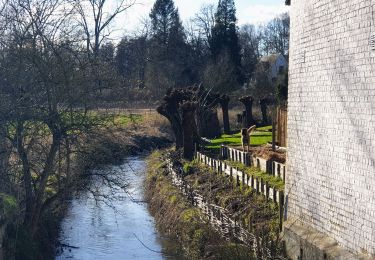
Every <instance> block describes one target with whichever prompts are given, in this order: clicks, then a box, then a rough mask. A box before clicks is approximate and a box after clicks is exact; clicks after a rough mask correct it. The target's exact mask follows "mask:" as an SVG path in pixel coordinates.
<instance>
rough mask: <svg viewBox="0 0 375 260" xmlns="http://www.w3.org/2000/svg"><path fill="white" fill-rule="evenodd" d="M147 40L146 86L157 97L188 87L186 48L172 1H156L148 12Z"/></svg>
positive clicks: (183, 34)
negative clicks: (177, 87) (167, 91)
mask: <svg viewBox="0 0 375 260" xmlns="http://www.w3.org/2000/svg"><path fill="white" fill-rule="evenodd" d="M150 18H151V39H150V45H151V46H150V48H149V62H148V64H147V71H146V85H147V86H148V87H150V88H152V89H153V90H156V94H157V95H160V94H163V93H164V92H165V89H167V88H169V87H175V86H179V87H180V86H183V85H186V84H190V83H191V82H186V81H189V70H188V69H187V64H186V62H187V55H188V47H187V45H186V43H185V38H186V37H185V33H184V28H183V26H182V23H181V20H180V16H179V13H178V10H177V8H176V7H175V5H174V2H173V0H156V2H155V4H154V7H153V8H152V10H151V13H150Z"/></svg>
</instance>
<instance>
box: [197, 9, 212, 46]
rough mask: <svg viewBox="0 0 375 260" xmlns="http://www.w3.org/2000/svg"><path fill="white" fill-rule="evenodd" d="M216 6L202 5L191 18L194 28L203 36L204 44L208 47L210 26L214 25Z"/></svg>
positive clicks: (210, 34) (210, 32)
mask: <svg viewBox="0 0 375 260" xmlns="http://www.w3.org/2000/svg"><path fill="white" fill-rule="evenodd" d="M215 12H216V8H215V6H214V5H213V4H207V5H203V6H202V7H201V9H200V11H199V12H198V13H197V14H195V17H194V18H193V19H192V21H193V24H194V25H195V28H197V30H198V31H199V34H200V35H202V36H203V39H204V41H205V44H206V46H207V47H208V48H209V47H210V41H211V38H212V27H213V26H214V25H215Z"/></svg>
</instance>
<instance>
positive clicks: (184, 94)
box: [157, 85, 270, 160]
mask: <svg viewBox="0 0 375 260" xmlns="http://www.w3.org/2000/svg"><path fill="white" fill-rule="evenodd" d="M229 101H230V98H229V96H227V95H220V94H218V93H213V92H211V91H209V90H206V89H205V88H204V87H203V86H202V85H200V86H196V85H195V86H191V87H188V88H184V89H177V88H173V89H169V90H168V91H167V93H166V95H165V96H164V98H163V102H162V104H161V105H160V106H159V107H158V108H157V111H158V112H159V113H160V114H161V115H163V116H164V117H166V118H167V119H168V120H169V122H170V123H171V126H172V130H173V132H174V135H175V139H176V148H177V149H180V148H183V153H184V157H185V158H186V159H189V160H191V159H192V158H193V156H194V150H195V148H196V146H197V145H198V146H199V144H200V143H201V136H204V137H207V138H215V137H218V136H220V135H221V131H220V129H221V127H220V124H219V119H218V114H217V107H218V106H219V105H220V106H221V109H222V114H223V126H224V133H226V134H229V133H230V123H229ZM240 101H241V102H242V103H243V104H244V106H245V110H246V113H245V114H246V117H245V119H244V127H246V128H247V127H249V126H250V125H252V124H253V123H254V120H253V115H252V105H253V101H254V99H253V98H252V97H250V96H246V97H242V98H240ZM261 102H262V103H266V100H263V101H261ZM267 102H268V103H266V104H269V102H270V101H267ZM262 103H261V104H262Z"/></svg>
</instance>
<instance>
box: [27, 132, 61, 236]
mask: <svg viewBox="0 0 375 260" xmlns="http://www.w3.org/2000/svg"><path fill="white" fill-rule="evenodd" d="M60 140H61V138H60V135H59V134H54V135H53V141H52V144H51V146H50V149H49V152H48V155H47V160H46V164H45V165H44V168H43V172H42V175H41V178H40V181H39V186H38V189H37V191H36V199H35V203H34V210H33V217H32V222H31V224H32V226H31V227H32V232H33V234H35V231H36V228H37V226H38V222H39V218H40V215H41V209H42V207H43V199H44V195H45V190H46V186H47V182H48V178H49V176H50V175H51V174H52V173H53V170H54V166H55V158H56V155H57V152H58V150H59V146H60Z"/></svg>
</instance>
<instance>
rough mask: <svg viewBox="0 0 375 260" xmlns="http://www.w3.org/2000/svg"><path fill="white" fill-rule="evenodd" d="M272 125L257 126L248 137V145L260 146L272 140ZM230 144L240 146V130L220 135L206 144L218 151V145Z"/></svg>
mask: <svg viewBox="0 0 375 260" xmlns="http://www.w3.org/2000/svg"><path fill="white" fill-rule="evenodd" d="M271 130H272V126H266V127H260V128H257V129H256V130H255V131H254V132H253V133H252V134H251V137H250V145H252V146H260V145H263V144H267V143H269V142H272V132H271ZM222 144H224V145H230V146H241V134H240V132H238V133H236V134H233V135H222V136H221V137H219V138H216V139H213V140H211V143H210V144H208V145H207V146H206V148H208V149H210V150H211V149H212V150H214V151H219V150H220V146H221V145H222Z"/></svg>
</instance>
